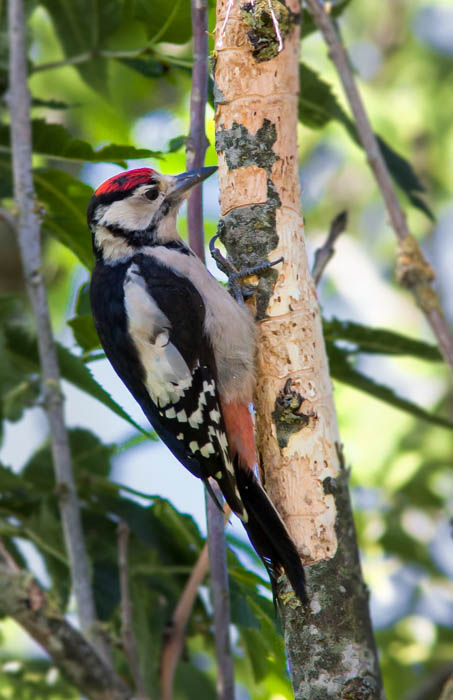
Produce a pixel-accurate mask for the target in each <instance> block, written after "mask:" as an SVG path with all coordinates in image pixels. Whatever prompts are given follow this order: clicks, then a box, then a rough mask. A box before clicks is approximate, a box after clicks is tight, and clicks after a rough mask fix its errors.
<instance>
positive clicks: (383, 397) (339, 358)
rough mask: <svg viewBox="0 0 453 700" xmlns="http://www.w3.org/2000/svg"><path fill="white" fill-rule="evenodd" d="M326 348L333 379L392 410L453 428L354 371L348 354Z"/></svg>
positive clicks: (386, 387)
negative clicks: (367, 395)
mask: <svg viewBox="0 0 453 700" xmlns="http://www.w3.org/2000/svg"><path fill="white" fill-rule="evenodd" d="M326 348H327V354H328V356H329V365H330V373H331V375H332V377H333V378H334V379H337V380H338V381H340V382H343V383H344V384H349V386H352V387H354V388H355V389H359V390H360V391H363V392H365V393H367V394H371V396H373V398H375V399H379V400H380V401H385V403H388V404H390V406H393V408H399V409H400V410H401V411H405V413H409V414H411V415H413V416H415V417H416V418H421V419H422V420H426V421H428V422H429V423H434V424H435V425H439V426H441V427H443V428H450V429H451V428H453V423H451V422H450V421H449V420H447V419H446V418H442V417H441V416H435V415H433V414H432V413H429V412H428V411H425V410H424V409H423V408H421V407H420V406H417V404H415V403H413V402H412V401H409V400H408V399H403V398H402V397H401V396H398V395H397V394H395V392H394V391H393V389H391V388H390V387H388V386H385V385H384V384H378V383H377V382H375V381H374V379H371V378H370V377H367V376H366V375H364V374H362V373H361V372H359V371H358V370H356V369H355V368H354V367H352V365H351V364H350V362H349V357H348V353H347V352H345V351H344V350H341V349H340V348H338V347H336V346H335V345H334V344H333V343H332V342H327V343H326Z"/></svg>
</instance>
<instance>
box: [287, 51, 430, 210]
mask: <svg viewBox="0 0 453 700" xmlns="http://www.w3.org/2000/svg"><path fill="white" fill-rule="evenodd" d="M299 70H300V73H299V86H300V90H299V101H298V115H299V121H300V122H302V124H305V126H307V127H309V128H310V129H320V128H322V127H324V126H326V124H328V123H329V122H330V121H331V120H332V119H334V120H335V121H338V122H340V124H342V125H343V126H344V128H345V129H346V131H347V132H348V134H349V136H350V137H351V138H352V140H353V141H354V143H355V144H357V146H359V148H362V144H361V142H360V139H359V137H358V134H357V130H356V127H355V124H354V122H353V121H352V120H351V119H350V117H349V116H348V115H347V114H346V112H345V111H344V109H343V107H342V106H341V104H340V103H339V102H338V99H337V97H336V95H335V93H334V92H333V90H332V87H331V86H330V85H329V84H328V83H326V82H325V81H324V80H322V79H321V78H320V77H319V75H318V74H317V73H316V72H315V71H313V70H312V69H311V68H309V67H308V66H307V65H306V64H304V63H301V64H300V66H299ZM376 138H377V140H378V143H379V146H380V148H381V151H382V156H383V158H384V160H385V162H386V165H387V168H388V169H389V172H390V174H391V176H392V177H393V179H394V181H395V183H396V184H397V185H398V186H399V187H400V188H401V189H402V191H403V192H404V193H405V195H406V196H407V198H408V199H409V201H410V202H411V204H412V205H413V206H414V207H416V208H417V209H419V210H420V211H422V212H423V213H424V214H426V216H428V217H429V218H430V219H433V218H434V217H433V214H432V212H431V210H430V209H429V207H428V205H427V204H426V202H425V201H424V200H423V199H422V198H421V197H420V194H421V193H423V192H424V191H425V188H424V187H423V185H422V183H421V182H420V180H419V179H418V177H417V175H416V173H415V171H414V169H413V168H412V166H411V164H410V163H409V162H408V161H407V160H406V159H405V158H403V156H401V155H400V154H399V153H397V152H396V151H395V150H394V149H393V148H392V147H391V146H389V144H387V143H386V142H385V141H384V139H382V138H381V137H380V136H378V135H376Z"/></svg>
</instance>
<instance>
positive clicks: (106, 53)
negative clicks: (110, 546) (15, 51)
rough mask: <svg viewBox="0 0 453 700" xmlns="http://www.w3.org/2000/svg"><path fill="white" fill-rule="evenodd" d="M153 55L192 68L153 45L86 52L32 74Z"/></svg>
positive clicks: (34, 68) (37, 68)
mask: <svg viewBox="0 0 453 700" xmlns="http://www.w3.org/2000/svg"><path fill="white" fill-rule="evenodd" d="M151 54H152V55H153V56H155V57H156V58H159V59H160V60H162V61H165V62H166V63H170V64H173V65H175V66H180V67H182V68H191V67H192V62H191V61H189V60H186V59H183V58H177V57H176V56H167V55H166V54H163V53H161V52H160V51H157V49H154V48H153V47H152V46H151V44H148V45H147V46H143V47H142V48H140V49H131V50H129V51H120V50H118V49H97V50H95V51H85V52H84V53H80V54H77V55H76V56H69V57H68V58H62V59H61V60H60V61H50V62H49V63H38V64H36V65H34V66H32V67H31V73H41V72H42V71H47V70H55V69H57V68H65V67H66V66H76V65H80V64H81V63H88V61H93V60H94V59H95V58H116V59H118V60H121V59H122V58H140V57H141V56H149V55H151Z"/></svg>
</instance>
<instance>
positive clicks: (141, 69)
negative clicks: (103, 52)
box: [119, 56, 169, 78]
mask: <svg viewBox="0 0 453 700" xmlns="http://www.w3.org/2000/svg"><path fill="white" fill-rule="evenodd" d="M119 60H120V63H123V64H124V65H125V66H127V67H128V68H132V70H135V71H137V73H141V74H142V75H144V76H145V78H160V77H161V76H162V75H164V74H165V73H168V70H169V67H168V65H166V64H165V63H163V61H161V60H159V59H158V58H154V57H152V56H149V57H143V58H121V59H119Z"/></svg>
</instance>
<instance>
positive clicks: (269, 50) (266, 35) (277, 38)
mask: <svg viewBox="0 0 453 700" xmlns="http://www.w3.org/2000/svg"><path fill="white" fill-rule="evenodd" d="M272 15H273V17H272ZM241 17H242V20H243V21H244V22H245V23H246V24H247V25H248V26H249V27H250V31H249V32H248V33H247V36H248V38H249V41H250V44H251V46H252V55H253V57H254V59H255V60H256V61H258V62H261V61H270V60H271V59H272V58H275V56H277V55H278V53H279V52H280V51H281V50H282V48H283V43H284V40H285V38H286V37H287V36H288V34H289V33H290V32H291V29H292V28H293V24H294V22H295V21H298V16H297V15H296V14H294V13H293V12H291V10H290V9H289V7H287V5H286V4H285V3H284V2H282V0H253V2H248V3H245V4H244V5H241ZM276 25H277V26H278V34H277V29H276ZM280 42H281V44H280Z"/></svg>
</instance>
